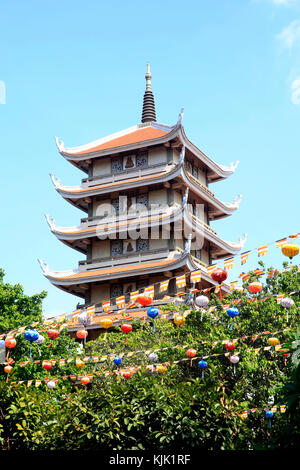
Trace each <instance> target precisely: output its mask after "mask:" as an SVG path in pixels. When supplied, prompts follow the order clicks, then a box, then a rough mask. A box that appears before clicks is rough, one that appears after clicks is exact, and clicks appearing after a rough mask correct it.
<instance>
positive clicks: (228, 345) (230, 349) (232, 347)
mask: <svg viewBox="0 0 300 470" xmlns="http://www.w3.org/2000/svg"><path fill="white" fill-rule="evenodd" d="M225 348H226V349H227V351H233V350H234V349H235V343H226V344H225Z"/></svg>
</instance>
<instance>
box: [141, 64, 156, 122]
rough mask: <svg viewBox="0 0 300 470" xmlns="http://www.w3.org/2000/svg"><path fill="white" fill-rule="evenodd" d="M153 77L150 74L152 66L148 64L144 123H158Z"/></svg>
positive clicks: (143, 113)
mask: <svg viewBox="0 0 300 470" xmlns="http://www.w3.org/2000/svg"><path fill="white" fill-rule="evenodd" d="M151 77H152V75H151V73H150V64H149V62H148V63H147V73H146V75H145V78H146V91H145V93H144V101H143V112H142V122H150V121H156V114H155V103H154V95H153V93H152V88H151Z"/></svg>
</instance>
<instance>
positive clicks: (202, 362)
mask: <svg viewBox="0 0 300 470" xmlns="http://www.w3.org/2000/svg"><path fill="white" fill-rule="evenodd" d="M198 366H199V367H200V369H202V379H203V378H204V369H205V368H206V367H207V362H206V361H204V359H201V361H199V362H198Z"/></svg>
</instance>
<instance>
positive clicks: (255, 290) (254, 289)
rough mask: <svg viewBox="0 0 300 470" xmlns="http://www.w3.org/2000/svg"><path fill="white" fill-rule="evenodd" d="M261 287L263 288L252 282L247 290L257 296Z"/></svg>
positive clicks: (260, 284) (258, 283) (259, 284)
mask: <svg viewBox="0 0 300 470" xmlns="http://www.w3.org/2000/svg"><path fill="white" fill-rule="evenodd" d="M262 287H263V286H262V283H261V282H258V281H254V282H251V283H250V284H249V286H248V289H249V291H250V292H251V293H252V294H257V293H258V292H260V291H261V290H262Z"/></svg>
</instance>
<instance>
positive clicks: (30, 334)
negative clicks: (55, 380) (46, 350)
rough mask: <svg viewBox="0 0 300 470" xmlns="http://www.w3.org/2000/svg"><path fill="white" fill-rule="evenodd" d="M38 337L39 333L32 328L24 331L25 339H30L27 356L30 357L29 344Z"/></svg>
mask: <svg viewBox="0 0 300 470" xmlns="http://www.w3.org/2000/svg"><path fill="white" fill-rule="evenodd" d="M38 337H39V333H38V332H37V331H36V330H34V329H33V328H30V329H29V330H27V331H25V333H24V338H25V339H26V340H27V341H30V350H29V357H30V359H31V344H32V343H33V341H36V340H37V339H38Z"/></svg>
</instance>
